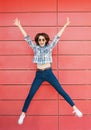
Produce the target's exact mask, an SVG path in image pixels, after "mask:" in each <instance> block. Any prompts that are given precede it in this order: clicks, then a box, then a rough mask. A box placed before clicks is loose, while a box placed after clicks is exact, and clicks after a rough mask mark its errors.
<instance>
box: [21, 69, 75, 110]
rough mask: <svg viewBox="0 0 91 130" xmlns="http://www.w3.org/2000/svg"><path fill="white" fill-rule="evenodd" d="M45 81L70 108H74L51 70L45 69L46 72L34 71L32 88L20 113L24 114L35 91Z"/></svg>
mask: <svg viewBox="0 0 91 130" xmlns="http://www.w3.org/2000/svg"><path fill="white" fill-rule="evenodd" d="M44 81H47V82H49V83H50V84H51V85H52V86H53V87H54V88H55V89H56V91H57V92H58V93H59V94H60V95H61V96H63V98H64V99H65V100H66V101H67V102H68V103H69V104H70V106H74V102H73V101H72V99H71V98H70V96H69V95H68V94H67V93H66V92H65V91H64V89H63V88H62V86H61V84H60V83H59V82H58V80H57V78H56V77H55V75H54V74H53V72H52V69H51V68H49V69H46V70H37V71H36V76H35V78H34V81H33V83H32V86H31V88H30V91H29V94H28V96H27V98H26V100H25V103H24V106H23V109H22V112H26V111H27V109H28V107H29V104H30V102H31V100H32V98H33V96H34V95H35V93H36V91H37V90H38V89H39V87H40V85H41V84H42V83H43V82H44Z"/></svg>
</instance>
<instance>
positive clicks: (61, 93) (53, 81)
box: [46, 69, 83, 117]
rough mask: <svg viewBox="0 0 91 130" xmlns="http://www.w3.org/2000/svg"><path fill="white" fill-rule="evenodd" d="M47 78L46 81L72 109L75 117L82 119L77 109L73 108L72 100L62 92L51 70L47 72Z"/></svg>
mask: <svg viewBox="0 0 91 130" xmlns="http://www.w3.org/2000/svg"><path fill="white" fill-rule="evenodd" d="M48 71H49V72H48V73H49V76H47V77H46V80H47V81H48V82H49V83H50V84H51V85H52V86H53V87H54V88H55V89H56V90H57V92H58V93H59V94H60V95H61V96H63V98H64V99H65V100H66V101H67V102H68V103H69V104H70V106H72V108H73V110H74V111H73V113H75V115H77V116H78V117H82V116H83V115H82V113H81V112H80V111H79V110H78V108H77V107H76V106H75V103H74V102H73V100H72V99H71V98H70V96H69V95H68V94H67V93H66V92H65V91H64V89H63V88H62V86H61V84H60V83H59V82H58V80H57V78H56V77H55V75H54V74H53V72H52V70H51V69H50V70H48Z"/></svg>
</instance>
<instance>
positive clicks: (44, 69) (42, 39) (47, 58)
mask: <svg viewBox="0 0 91 130" xmlns="http://www.w3.org/2000/svg"><path fill="white" fill-rule="evenodd" d="M69 24H70V21H69V18H67V21H66V23H65V25H64V26H63V27H62V29H61V30H60V31H59V32H58V33H57V35H56V36H55V37H54V39H53V41H52V42H51V43H50V44H49V40H50V38H49V36H48V34H46V33H38V34H37V35H36V36H35V42H36V44H34V43H33V42H32V41H31V39H30V36H29V35H28V34H27V33H26V32H25V30H24V28H23V27H22V25H21V23H20V20H19V19H18V18H16V19H15V21H14V25H16V26H17V27H18V28H19V29H20V31H21V33H22V34H23V36H24V38H25V40H26V41H27V42H28V44H29V45H30V47H31V48H32V49H33V51H34V59H33V62H34V63H36V65H37V71H36V76H35V78H34V81H33V83H32V85H31V88H30V91H29V94H28V96H27V98H26V100H25V103H24V106H23V108H22V113H21V115H20V117H19V120H18V124H23V121H24V118H25V115H26V112H27V109H28V107H29V104H30V102H31V100H32V98H33V96H34V95H35V93H36V91H37V90H38V88H39V87H40V85H41V84H42V83H43V82H44V81H47V82H49V83H50V84H51V85H52V86H53V87H54V88H55V89H56V91H57V92H58V93H59V94H60V95H61V96H63V98H64V99H65V100H66V101H67V102H68V103H69V105H70V106H71V107H72V108H73V113H74V114H75V115H76V116H78V117H82V116H83V114H82V112H80V110H79V109H78V108H77V107H76V106H75V103H74V102H73V101H72V99H71V98H70V96H69V95H68V94H67V93H66V92H65V91H64V89H63V88H62V86H61V84H60V83H59V82H58V80H57V78H56V77H55V75H54V74H53V72H52V68H51V63H52V50H53V48H54V46H55V45H56V44H57V42H58V41H59V39H60V36H61V35H62V33H63V32H64V30H65V28H66V27H67V26H68V25H69Z"/></svg>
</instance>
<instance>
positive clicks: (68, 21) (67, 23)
mask: <svg viewBox="0 0 91 130" xmlns="http://www.w3.org/2000/svg"><path fill="white" fill-rule="evenodd" d="M69 24H70V20H69V17H67V22H66V25H67V26H68V25H69Z"/></svg>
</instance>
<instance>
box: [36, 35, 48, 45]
mask: <svg viewBox="0 0 91 130" xmlns="http://www.w3.org/2000/svg"><path fill="white" fill-rule="evenodd" d="M40 36H43V37H44V38H45V39H46V43H45V45H47V44H48V43H49V40H50V38H49V36H48V34H46V33H38V34H36V36H35V42H36V44H37V45H39V42H38V39H39V37H40Z"/></svg>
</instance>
